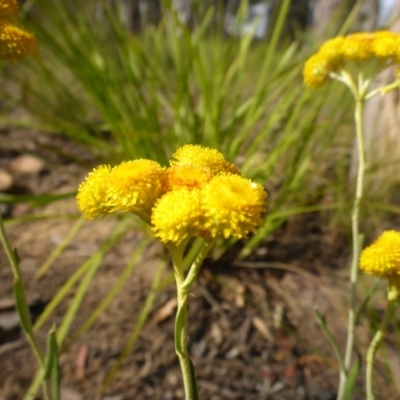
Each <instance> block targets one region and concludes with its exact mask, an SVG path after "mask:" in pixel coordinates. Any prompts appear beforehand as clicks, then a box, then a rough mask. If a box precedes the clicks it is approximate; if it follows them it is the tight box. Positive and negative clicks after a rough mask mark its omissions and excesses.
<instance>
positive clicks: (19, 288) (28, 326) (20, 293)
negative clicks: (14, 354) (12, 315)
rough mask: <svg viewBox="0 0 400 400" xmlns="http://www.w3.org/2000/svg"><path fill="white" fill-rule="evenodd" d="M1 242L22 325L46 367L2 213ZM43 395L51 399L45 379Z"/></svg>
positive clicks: (41, 364) (0, 220)
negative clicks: (11, 273)
mask: <svg viewBox="0 0 400 400" xmlns="http://www.w3.org/2000/svg"><path fill="white" fill-rule="evenodd" d="M0 242H1V244H2V246H3V248H4V251H5V253H6V256H7V258H8V261H9V263H10V266H11V269H12V272H13V276H14V295H15V303H16V309H17V312H18V316H19V318H20V322H21V327H22V329H23V331H24V333H25V336H26V339H27V340H28V342H29V344H30V346H31V349H32V351H33V353H34V354H35V357H36V359H37V361H38V364H39V366H40V368H41V370H43V369H44V367H45V358H44V355H43V352H42V350H41V349H40V346H39V343H38V342H37V340H36V337H35V335H34V333H33V329H32V321H31V316H30V313H29V307H28V303H27V300H26V295H25V288H24V285H23V281H22V275H21V271H20V268H19V261H18V256H17V253H16V252H15V250H13V248H12V246H11V243H10V241H9V240H8V236H7V234H6V231H5V229H4V224H3V218H2V216H1V213H0ZM42 387H43V395H44V398H45V399H46V400H47V399H49V398H50V397H49V391H48V383H47V382H45V381H43V383H42Z"/></svg>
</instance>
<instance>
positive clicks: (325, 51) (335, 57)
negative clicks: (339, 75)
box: [318, 36, 346, 70]
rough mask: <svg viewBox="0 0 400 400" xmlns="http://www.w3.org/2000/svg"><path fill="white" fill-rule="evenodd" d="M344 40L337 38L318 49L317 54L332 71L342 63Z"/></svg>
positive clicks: (340, 37)
mask: <svg viewBox="0 0 400 400" xmlns="http://www.w3.org/2000/svg"><path fill="white" fill-rule="evenodd" d="M345 43H346V39H345V38H344V37H343V36H338V37H335V38H333V39H329V40H327V41H326V42H325V43H324V44H323V45H322V46H321V48H320V49H319V51H318V54H319V55H320V56H321V57H322V58H324V59H325V62H326V63H328V64H329V66H330V68H332V70H336V69H337V68H338V67H340V66H341V64H342V63H343V46H344V45H345Z"/></svg>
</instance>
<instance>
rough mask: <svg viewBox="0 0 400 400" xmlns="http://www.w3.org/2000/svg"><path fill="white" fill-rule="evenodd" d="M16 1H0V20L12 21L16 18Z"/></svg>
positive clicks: (17, 7)
mask: <svg viewBox="0 0 400 400" xmlns="http://www.w3.org/2000/svg"><path fill="white" fill-rule="evenodd" d="M18 13H19V6H18V2H17V0H0V20H3V21H4V20H6V21H14V20H16V19H17V18H18Z"/></svg>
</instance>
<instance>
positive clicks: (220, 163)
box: [170, 144, 239, 176]
mask: <svg viewBox="0 0 400 400" xmlns="http://www.w3.org/2000/svg"><path fill="white" fill-rule="evenodd" d="M170 164H171V166H174V165H184V164H194V165H198V166H201V167H206V168H208V169H209V170H210V171H211V173H212V174H213V175H214V176H215V175H217V174H219V173H221V172H229V173H231V174H239V171H238V169H237V168H236V167H235V165H234V164H232V163H230V162H228V161H226V160H225V158H224V156H223V155H222V153H220V152H219V151H218V150H216V149H210V148H207V147H203V146H200V145H194V144H187V145H185V146H182V147H180V148H179V149H178V150H177V151H176V152H175V153H174V154H173V156H172V160H171V161H170Z"/></svg>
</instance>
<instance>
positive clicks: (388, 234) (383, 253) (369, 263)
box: [360, 231, 400, 279]
mask: <svg viewBox="0 0 400 400" xmlns="http://www.w3.org/2000/svg"><path fill="white" fill-rule="evenodd" d="M360 268H361V269H362V270H363V271H364V272H365V273H367V274H371V275H375V276H380V277H383V278H387V279H392V278H398V275H400V232H397V231H385V232H383V233H382V235H381V236H380V237H379V238H378V239H377V240H376V241H375V242H374V243H372V244H371V245H370V246H368V247H366V248H365V249H364V250H363V251H362V253H361V257H360Z"/></svg>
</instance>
